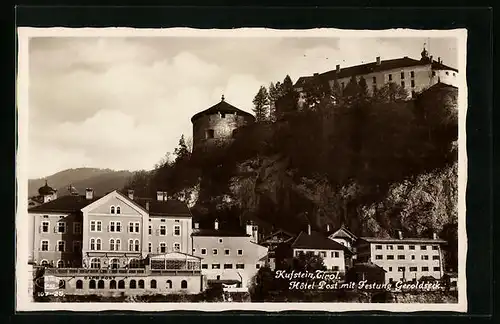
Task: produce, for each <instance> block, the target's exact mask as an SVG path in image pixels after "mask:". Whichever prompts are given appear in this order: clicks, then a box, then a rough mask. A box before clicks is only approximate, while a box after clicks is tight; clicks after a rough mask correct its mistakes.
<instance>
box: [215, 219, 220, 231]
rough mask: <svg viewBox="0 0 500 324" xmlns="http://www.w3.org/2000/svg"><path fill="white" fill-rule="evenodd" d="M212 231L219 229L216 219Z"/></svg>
mask: <svg viewBox="0 0 500 324" xmlns="http://www.w3.org/2000/svg"><path fill="white" fill-rule="evenodd" d="M214 229H216V230H218V229H219V221H218V220H217V219H216V220H215V222H214Z"/></svg>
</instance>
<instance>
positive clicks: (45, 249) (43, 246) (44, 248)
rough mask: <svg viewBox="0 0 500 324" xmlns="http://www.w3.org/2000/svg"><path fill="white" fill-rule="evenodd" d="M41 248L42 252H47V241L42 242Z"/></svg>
mask: <svg viewBox="0 0 500 324" xmlns="http://www.w3.org/2000/svg"><path fill="white" fill-rule="evenodd" d="M41 246H42V251H48V250H49V241H47V240H43V241H42V244H41Z"/></svg>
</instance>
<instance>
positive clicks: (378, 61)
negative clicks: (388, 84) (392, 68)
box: [377, 56, 380, 65]
mask: <svg viewBox="0 0 500 324" xmlns="http://www.w3.org/2000/svg"><path fill="white" fill-rule="evenodd" d="M377 65H380V56H377Z"/></svg>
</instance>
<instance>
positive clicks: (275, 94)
mask: <svg viewBox="0 0 500 324" xmlns="http://www.w3.org/2000/svg"><path fill="white" fill-rule="evenodd" d="M276 85H279V82H278V83H277V84H276ZM279 91H280V90H279V89H278V88H277V87H276V86H275V85H274V84H273V83H272V82H271V84H270V85H269V120H270V121H272V122H275V121H276V101H277V100H278V99H279V98H280V97H279Z"/></svg>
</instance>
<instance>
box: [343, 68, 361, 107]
mask: <svg viewBox="0 0 500 324" xmlns="http://www.w3.org/2000/svg"><path fill="white" fill-rule="evenodd" d="M358 94H359V85H358V81H357V79H356V76H354V75H353V76H352V77H351V79H350V80H349V82H348V83H347V85H346V87H345V89H344V91H343V95H344V99H345V103H346V104H347V105H348V106H351V105H352V104H353V103H354V102H355V101H356V97H357V96H358Z"/></svg>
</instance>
